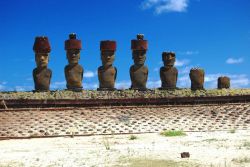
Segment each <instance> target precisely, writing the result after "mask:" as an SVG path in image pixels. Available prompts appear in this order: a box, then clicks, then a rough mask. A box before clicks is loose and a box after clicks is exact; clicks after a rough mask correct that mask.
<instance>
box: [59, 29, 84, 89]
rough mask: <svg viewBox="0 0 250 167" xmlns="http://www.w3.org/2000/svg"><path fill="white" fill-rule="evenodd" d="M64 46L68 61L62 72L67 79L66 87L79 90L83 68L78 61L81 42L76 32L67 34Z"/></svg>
mask: <svg viewBox="0 0 250 167" xmlns="http://www.w3.org/2000/svg"><path fill="white" fill-rule="evenodd" d="M64 48H65V50H66V55H67V59H68V62H69V64H68V65H66V66H65V68H64V74H65V78H66V81H67V85H66V87H67V89H68V90H72V91H81V90H82V79H83V73H84V69H83V67H82V66H81V65H80V64H78V63H79V59H80V50H81V49H82V42H81V40H78V39H77V38H76V34H74V33H72V34H69V39H68V40H66V41H65V45H64Z"/></svg>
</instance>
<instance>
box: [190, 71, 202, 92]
mask: <svg viewBox="0 0 250 167" xmlns="http://www.w3.org/2000/svg"><path fill="white" fill-rule="evenodd" d="M189 77H190V80H191V90H200V89H204V77H205V72H204V70H203V69H200V68H192V69H191V70H190V73H189Z"/></svg>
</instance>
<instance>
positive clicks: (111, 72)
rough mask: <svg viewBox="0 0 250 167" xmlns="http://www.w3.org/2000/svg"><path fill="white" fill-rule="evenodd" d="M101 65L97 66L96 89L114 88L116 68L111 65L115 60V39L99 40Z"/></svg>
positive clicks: (110, 89)
mask: <svg viewBox="0 0 250 167" xmlns="http://www.w3.org/2000/svg"><path fill="white" fill-rule="evenodd" d="M100 50H101V60H102V66H100V67H99V68H98V79H99V88H98V89H97V90H108V91H113V90H115V88H114V87H115V80H116V76H117V69H116V67H114V66H113V62H114V60H115V51H116V41H101V43H100Z"/></svg>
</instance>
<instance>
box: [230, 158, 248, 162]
mask: <svg viewBox="0 0 250 167" xmlns="http://www.w3.org/2000/svg"><path fill="white" fill-rule="evenodd" d="M232 162H236V163H250V157H241V158H234V159H232Z"/></svg>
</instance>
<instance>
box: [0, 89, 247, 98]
mask: <svg viewBox="0 0 250 167" xmlns="http://www.w3.org/2000/svg"><path fill="white" fill-rule="evenodd" d="M234 95H250V89H220V90H218V89H211V90H197V91H192V90H191V89H176V90H158V89H152V90H148V91H145V92H140V91H137V90H122V91H96V90H83V91H82V92H72V91H67V90H60V91H50V92H15V91H13V92H0V99H3V100H6V99H91V98H94V99H123V98H164V97H202V96H234Z"/></svg>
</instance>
